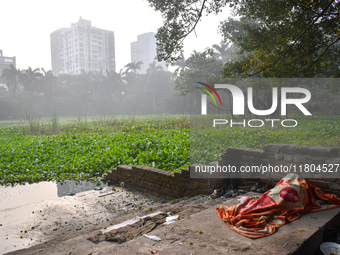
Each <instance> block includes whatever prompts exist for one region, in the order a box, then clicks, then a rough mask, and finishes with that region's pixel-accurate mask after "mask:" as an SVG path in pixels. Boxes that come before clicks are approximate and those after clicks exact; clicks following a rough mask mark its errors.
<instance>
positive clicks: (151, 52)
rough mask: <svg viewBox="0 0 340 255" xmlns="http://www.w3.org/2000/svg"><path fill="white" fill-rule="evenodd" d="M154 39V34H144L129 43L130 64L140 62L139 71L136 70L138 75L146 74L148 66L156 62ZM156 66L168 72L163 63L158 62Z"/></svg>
mask: <svg viewBox="0 0 340 255" xmlns="http://www.w3.org/2000/svg"><path fill="white" fill-rule="evenodd" d="M156 56H157V52H156V37H155V33H153V32H150V33H145V34H141V35H138V36H137V41H135V42H132V43H131V62H138V61H142V62H143V64H142V65H141V69H140V70H137V71H138V73H146V71H147V70H148V68H149V64H151V63H152V62H153V61H156V60H155V58H156ZM156 63H157V64H158V65H161V66H162V67H163V70H168V68H167V67H166V65H165V62H163V61H162V62H158V61H156Z"/></svg>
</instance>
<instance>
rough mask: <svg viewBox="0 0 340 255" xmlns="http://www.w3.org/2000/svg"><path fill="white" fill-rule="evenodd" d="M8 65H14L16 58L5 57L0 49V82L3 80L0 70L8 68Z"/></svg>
mask: <svg viewBox="0 0 340 255" xmlns="http://www.w3.org/2000/svg"><path fill="white" fill-rule="evenodd" d="M10 65H13V66H14V67H16V58H15V57H5V56H4V55H3V54H2V50H0V83H1V82H2V81H3V80H2V78H1V75H2V71H3V70H4V69H5V68H9V66H10Z"/></svg>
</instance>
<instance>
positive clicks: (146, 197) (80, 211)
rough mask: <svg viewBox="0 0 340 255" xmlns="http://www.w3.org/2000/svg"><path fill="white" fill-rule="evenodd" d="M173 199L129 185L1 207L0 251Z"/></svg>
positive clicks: (13, 248) (97, 223)
mask: <svg viewBox="0 0 340 255" xmlns="http://www.w3.org/2000/svg"><path fill="white" fill-rule="evenodd" d="M171 199H172V198H170V197H167V196H163V195H159V194H157V193H153V192H150V191H146V190H142V189H135V188H132V187H126V185H125V186H124V187H121V186H115V187H103V188H101V189H98V190H90V191H86V192H81V193H77V194H70V195H69V196H64V197H59V198H54V199H49V200H45V201H40V202H33V203H29V204H27V203H23V202H20V203H16V202H15V200H14V201H11V204H10V206H6V208H2V209H0V219H1V220H0V221H1V222H0V224H1V226H0V254H3V253H6V252H10V251H15V250H18V249H24V248H28V247H31V246H33V245H37V244H40V243H44V242H46V241H48V240H53V239H58V238H61V237H64V236H67V235H72V236H74V235H77V234H78V233H82V231H86V230H87V229H90V228H95V227H96V226H98V228H101V226H100V224H102V223H103V222H112V221H113V220H116V219H119V218H120V217H122V216H123V215H126V214H132V215H134V214H136V215H137V214H138V213H139V212H141V211H151V210H153V208H155V207H157V206H159V205H162V204H164V203H167V202H169V201H170V200H171Z"/></svg>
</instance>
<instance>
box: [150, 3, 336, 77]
mask: <svg viewBox="0 0 340 255" xmlns="http://www.w3.org/2000/svg"><path fill="white" fill-rule="evenodd" d="M148 1H149V3H150V5H151V6H152V7H154V8H155V10H157V11H159V12H161V13H162V16H163V20H164V23H163V26H162V27H161V28H159V29H158V32H157V35H156V37H157V40H158V44H157V51H158V59H159V60H167V61H174V60H176V59H178V58H180V53H181V51H182V49H183V39H184V38H185V37H186V36H187V35H188V34H189V33H191V32H192V31H193V30H194V29H195V27H196V26H197V24H198V21H199V20H200V18H201V17H202V15H205V14H210V13H218V12H219V11H220V10H221V8H222V7H224V6H227V5H228V6H229V7H231V8H232V9H233V11H234V13H235V14H236V15H237V16H238V17H239V19H238V20H235V19H228V20H227V21H226V22H224V23H223V24H221V26H220V31H221V33H222V34H223V36H224V39H225V41H230V42H232V43H233V44H234V45H236V46H237V47H238V48H239V50H240V52H241V53H242V54H243V55H242V56H243V57H242V58H241V59H240V60H237V61H233V62H231V63H228V64H227V66H226V67H225V70H224V75H225V76H227V77H235V76H249V75H254V74H261V75H262V76H265V77H268V76H271V77H315V76H323V77H329V76H340V71H339V64H340V63H339V61H340V60H339V59H340V46H339V41H340V26H339V20H340V12H339V7H340V2H339V1H338V0H327V1H321V0H303V1H296V0H287V1H277V0H262V1H258V0H212V1H205V0H180V1H166V2H164V1H160V0H148ZM226 18H227V17H226Z"/></svg>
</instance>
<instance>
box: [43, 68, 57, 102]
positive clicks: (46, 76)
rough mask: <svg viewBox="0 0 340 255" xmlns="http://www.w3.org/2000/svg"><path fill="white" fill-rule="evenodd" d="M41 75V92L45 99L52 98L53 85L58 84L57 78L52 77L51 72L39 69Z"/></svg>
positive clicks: (53, 93) (53, 92)
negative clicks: (41, 72)
mask: <svg viewBox="0 0 340 255" xmlns="http://www.w3.org/2000/svg"><path fill="white" fill-rule="evenodd" d="M41 70H42V71H43V74H42V76H41V85H42V88H41V90H42V92H43V93H44V95H45V97H46V98H52V97H53V96H54V95H55V89H54V85H55V84H56V83H57V82H58V78H57V77H56V76H54V74H53V72H52V71H51V70H48V71H45V69H44V68H41Z"/></svg>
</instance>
